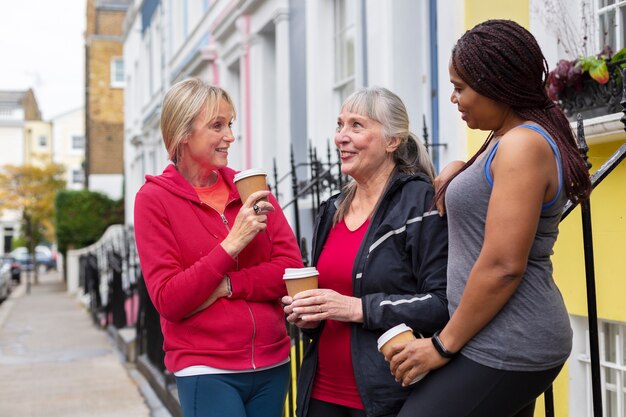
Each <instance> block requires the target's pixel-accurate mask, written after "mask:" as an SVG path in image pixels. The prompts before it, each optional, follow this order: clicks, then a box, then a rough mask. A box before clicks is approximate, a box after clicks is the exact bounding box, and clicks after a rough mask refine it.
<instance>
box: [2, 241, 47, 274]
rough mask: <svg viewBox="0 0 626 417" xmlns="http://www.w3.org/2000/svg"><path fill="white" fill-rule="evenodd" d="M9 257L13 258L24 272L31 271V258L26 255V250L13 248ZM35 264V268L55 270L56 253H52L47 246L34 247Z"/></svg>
mask: <svg viewBox="0 0 626 417" xmlns="http://www.w3.org/2000/svg"><path fill="white" fill-rule="evenodd" d="M11 256H13V257H14V258H15V259H16V260H17V261H18V262H19V263H20V264H21V265H22V269H24V270H26V271H31V270H32V269H33V263H32V258H31V256H30V254H29V253H28V249H27V248H25V247H23V246H22V247H19V248H15V249H14V250H13V251H12V252H11ZM35 262H36V263H37V267H43V268H45V269H46V271H50V270H51V269H56V268H57V257H56V253H54V252H52V250H51V249H50V248H49V247H47V246H43V245H38V246H36V247H35Z"/></svg>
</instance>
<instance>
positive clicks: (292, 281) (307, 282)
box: [283, 266, 319, 297]
mask: <svg viewBox="0 0 626 417" xmlns="http://www.w3.org/2000/svg"><path fill="white" fill-rule="evenodd" d="M318 275H319V272H318V271H317V268H315V267H314V266H311V267H308V268H285V274H284V275H283V279H284V280H285V285H286V286H287V293H288V294H289V296H290V297H293V296H294V295H296V294H298V293H299V292H302V291H304V290H313V289H315V288H317V277H318Z"/></svg>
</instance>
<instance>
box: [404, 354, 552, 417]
mask: <svg viewBox="0 0 626 417" xmlns="http://www.w3.org/2000/svg"><path fill="white" fill-rule="evenodd" d="M562 366H563V365H559V366H557V367H556V368H552V369H548V370H547V371H539V372H516V371H501V370H498V369H494V368H490V367H487V366H484V365H480V364H478V363H476V362H474V361H471V360H469V359H467V358H466V357H464V356H462V355H459V356H457V357H456V358H455V359H454V360H452V362H450V363H448V364H447V365H446V366H444V367H443V368H440V369H438V370H436V371H434V372H431V373H430V374H429V375H428V376H426V378H424V379H423V380H422V381H421V382H419V383H417V384H416V386H415V388H414V389H413V392H411V394H410V395H409V398H408V399H407V400H406V402H405V403H404V406H403V407H402V410H400V414H398V417H421V416H424V417H485V416H489V417H532V416H533V413H534V410H535V400H536V398H537V397H538V396H540V395H541V394H542V393H543V392H544V391H545V390H546V389H548V387H550V385H551V384H552V381H554V379H555V378H556V376H557V375H558V374H559V372H560V370H561V368H562Z"/></svg>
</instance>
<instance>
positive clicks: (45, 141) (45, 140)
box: [39, 135, 48, 148]
mask: <svg viewBox="0 0 626 417" xmlns="http://www.w3.org/2000/svg"><path fill="white" fill-rule="evenodd" d="M46 146H48V137H47V136H45V135H41V136H39V147H40V148H45V147H46Z"/></svg>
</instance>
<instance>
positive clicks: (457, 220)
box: [446, 125, 572, 371]
mask: <svg viewBox="0 0 626 417" xmlns="http://www.w3.org/2000/svg"><path fill="white" fill-rule="evenodd" d="M521 127H524V128H529V129H532V130H535V131H537V132H539V133H540V134H542V136H544V138H546V140H547V141H548V142H549V143H550V145H551V146H552V149H553V150H554V152H555V155H556V159H557V163H558V167H559V170H560V167H561V164H560V156H559V153H558V150H557V148H556V145H555V144H554V141H553V139H552V138H551V137H550V136H548V135H547V134H546V133H545V132H544V131H543V129H541V128H539V127H538V126H536V125H521V126H518V127H517V128H521ZM497 144H498V142H497V141H494V142H493V143H492V144H490V145H489V147H488V148H487V150H486V152H485V155H484V156H483V157H482V158H480V160H478V161H476V162H474V164H472V165H471V166H470V167H469V168H467V169H466V170H465V171H464V172H462V173H461V174H459V175H458V176H457V177H456V178H455V179H454V180H453V181H452V182H451V183H450V185H449V186H448V189H447V191H446V212H447V215H448V231H449V255H448V290H447V292H448V303H449V304H448V305H449V307H448V308H449V310H450V315H452V314H453V313H454V311H455V310H456V308H457V307H458V305H459V301H460V299H461V295H462V294H463V290H464V288H465V285H466V283H467V278H468V277H469V274H470V271H471V269H472V267H473V266H474V263H475V262H476V259H477V258H478V255H479V253H480V250H481V248H482V244H483V240H484V238H485V233H484V230H485V219H486V216H487V206H488V204H489V198H490V196H491V185H490V180H491V179H490V178H488V175H486V173H487V174H488V173H489V165H488V164H490V162H491V159H492V156H493V154H494V153H495V151H496V150H497ZM559 180H560V184H559V192H558V195H557V197H556V198H555V200H554V201H552V202H550V203H548V204H546V205H544V207H543V210H542V213H541V218H540V220H539V225H538V228H537V233H536V234H535V240H534V242H533V245H532V248H531V250H530V255H529V258H528V263H527V268H526V272H525V273H524V276H523V279H522V282H521V284H520V285H519V287H518V289H517V291H516V292H515V294H513V296H512V297H511V298H510V299H509V301H508V303H507V304H506V305H505V306H504V307H503V308H502V310H501V311H500V312H499V313H498V314H497V315H496V316H495V317H494V318H493V320H492V321H491V322H489V323H488V324H487V325H486V326H485V327H484V328H483V329H482V330H481V331H480V332H479V333H478V334H476V335H475V336H474V338H473V339H472V340H470V341H469V342H468V343H467V344H466V345H465V347H464V348H463V349H462V351H461V354H463V355H464V356H466V357H468V358H469V359H471V360H474V361H476V362H478V363H480V364H483V365H485V366H489V367H492V368H496V369H502V370H509V371H542V370H546V369H550V368H553V367H556V366H558V365H561V364H563V363H564V362H565V361H566V360H567V358H568V356H569V354H570V351H571V349H572V330H571V327H570V322H569V316H568V314H567V310H566V308H565V304H564V303H563V297H562V296H561V293H560V291H559V289H558V288H557V286H556V284H555V283H554V280H553V278H552V263H551V261H550V256H551V255H552V253H553V252H552V248H553V247H554V242H555V241H556V238H557V235H558V226H559V221H560V218H561V213H562V210H563V206H564V204H565V202H566V201H567V197H566V195H565V192H564V191H563V190H562V187H561V185H562V184H561V183H562V175H561V173H559ZM520 192H523V190H520Z"/></svg>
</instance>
